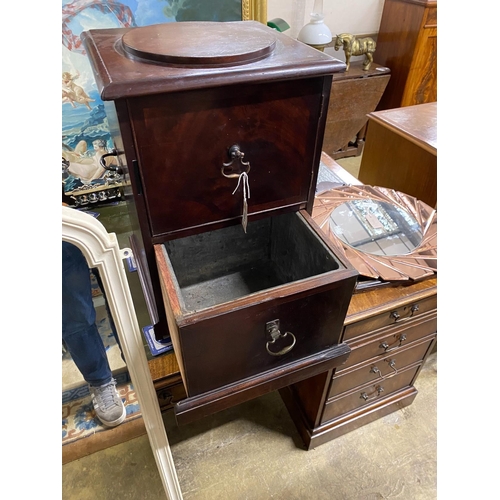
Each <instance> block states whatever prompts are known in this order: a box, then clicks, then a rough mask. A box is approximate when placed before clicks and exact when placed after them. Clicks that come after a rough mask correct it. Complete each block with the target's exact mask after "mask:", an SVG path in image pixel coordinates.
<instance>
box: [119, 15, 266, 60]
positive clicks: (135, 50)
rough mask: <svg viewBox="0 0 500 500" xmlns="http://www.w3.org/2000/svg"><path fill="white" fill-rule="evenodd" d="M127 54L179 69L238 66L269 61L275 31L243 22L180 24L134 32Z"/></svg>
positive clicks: (125, 47) (128, 36) (126, 43)
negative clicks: (187, 67)
mask: <svg viewBox="0 0 500 500" xmlns="http://www.w3.org/2000/svg"><path fill="white" fill-rule="evenodd" d="M122 45H123V50H124V51H125V53H127V54H129V55H132V56H134V57H139V58H141V59H142V60H146V61H152V62H162V63H166V64H169V65H172V64H174V65H177V66H209V67H210V66H211V67H217V66H235V65H241V64H248V63H251V62H254V61H259V60H261V59H264V58H266V57H268V56H269V55H270V54H271V53H272V52H273V50H274V48H275V46H276V37H275V35H274V34H273V32H272V30H270V29H269V31H267V29H266V30H255V26H254V25H253V24H252V25H249V26H246V25H245V23H241V22H236V23H233V22H208V21H203V22H195V21H192V22H177V23H174V22H172V23H165V24H156V25H153V26H144V27H140V28H134V29H131V30H130V31H128V32H127V33H125V34H124V35H123V37H122Z"/></svg>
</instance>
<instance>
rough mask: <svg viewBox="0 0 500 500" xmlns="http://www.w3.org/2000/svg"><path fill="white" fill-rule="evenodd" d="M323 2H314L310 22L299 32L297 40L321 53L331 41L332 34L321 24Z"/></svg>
mask: <svg viewBox="0 0 500 500" xmlns="http://www.w3.org/2000/svg"><path fill="white" fill-rule="evenodd" d="M324 17H325V16H324V15H323V0H314V7H313V11H312V12H311V19H310V21H309V22H308V23H307V24H306V25H305V26H304V27H303V28H302V29H301V30H300V31H299V34H298V35H297V40H299V41H300V42H303V43H306V44H307V45H311V46H312V47H314V48H315V49H318V50H321V51H323V50H324V48H325V47H326V46H327V45H328V44H329V43H330V42H331V41H332V38H333V37H332V32H331V31H330V29H329V28H328V26H327V25H326V24H325V23H324V22H323V20H324Z"/></svg>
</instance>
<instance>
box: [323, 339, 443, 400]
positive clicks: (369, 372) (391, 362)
mask: <svg viewBox="0 0 500 500" xmlns="http://www.w3.org/2000/svg"><path fill="white" fill-rule="evenodd" d="M434 338H435V336H434V335H432V336H431V337H430V338H429V337H425V338H424V339H422V340H419V341H416V342H413V343H412V344H410V345H409V346H406V347H402V348H401V349H399V350H396V351H394V352H393V353H388V354H387V355H386V356H382V357H376V358H375V359H372V360H370V361H368V362H367V363H364V364H363V366H361V367H360V368H356V369H354V370H344V371H342V372H341V373H336V374H335V375H334V377H333V380H332V384H331V386H330V391H329V393H328V398H329V399H330V398H333V397H335V396H339V395H340V394H342V393H344V392H347V391H350V390H351V389H354V388H356V387H361V386H364V385H366V384H369V383H375V382H379V383H381V382H382V381H384V379H386V378H388V377H392V376H394V375H395V374H397V373H398V372H400V371H401V370H404V369H405V368H406V367H407V366H409V365H412V364H414V363H418V362H420V361H422V360H423V359H424V357H425V355H426V354H427V351H428V350H429V348H430V347H431V345H432V343H433V341H434Z"/></svg>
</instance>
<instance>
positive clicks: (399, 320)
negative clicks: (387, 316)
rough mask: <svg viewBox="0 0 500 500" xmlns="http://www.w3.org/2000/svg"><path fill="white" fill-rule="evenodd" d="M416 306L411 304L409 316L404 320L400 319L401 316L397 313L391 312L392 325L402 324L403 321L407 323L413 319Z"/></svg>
mask: <svg viewBox="0 0 500 500" xmlns="http://www.w3.org/2000/svg"><path fill="white" fill-rule="evenodd" d="M418 309H419V307H418V304H413V305H412V306H411V308H410V315H409V316H407V317H406V318H402V319H401V315H400V314H399V313H398V312H397V311H392V312H391V318H394V323H404V322H405V321H409V320H410V319H412V318H413V315H414V314H415V313H416V312H417V311H418Z"/></svg>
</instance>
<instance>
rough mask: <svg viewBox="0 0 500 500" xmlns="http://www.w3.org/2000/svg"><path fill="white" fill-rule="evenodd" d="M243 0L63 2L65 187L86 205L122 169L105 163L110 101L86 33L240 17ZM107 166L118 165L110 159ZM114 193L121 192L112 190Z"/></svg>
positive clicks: (102, 197) (99, 198)
mask: <svg viewBox="0 0 500 500" xmlns="http://www.w3.org/2000/svg"><path fill="white" fill-rule="evenodd" d="M241 19H242V2H241V0H62V161H63V169H62V170H63V191H64V193H65V194H66V195H69V196H71V197H72V198H73V199H75V200H79V201H78V202H77V204H78V203H81V204H86V203H90V202H100V201H102V200H105V199H106V194H105V192H104V191H103V190H104V189H105V188H108V187H110V186H111V187H113V186H115V187H117V186H118V187H119V186H120V185H121V182H122V181H123V179H122V178H121V175H120V174H119V173H117V171H116V170H115V171H113V170H109V169H105V168H104V167H103V166H102V163H101V161H100V159H101V157H102V155H103V154H106V153H109V152H111V151H112V149H113V141H112V138H111V134H110V132H109V126H108V120H107V117H106V113H105V111H104V104H103V102H102V100H101V98H100V96H99V92H98V90H97V86H96V83H95V80H94V77H93V73H92V69H91V67H90V63H89V61H88V58H87V54H86V52H85V48H84V47H83V45H82V42H81V38H80V35H81V33H82V32H83V31H87V30H90V29H104V28H133V27H136V26H148V25H152V24H159V23H166V22H182V21H237V20H241ZM105 163H106V166H113V163H114V160H113V158H112V157H109V156H108V157H106V160H105ZM109 192H110V193H113V192H116V190H110V191H109Z"/></svg>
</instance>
